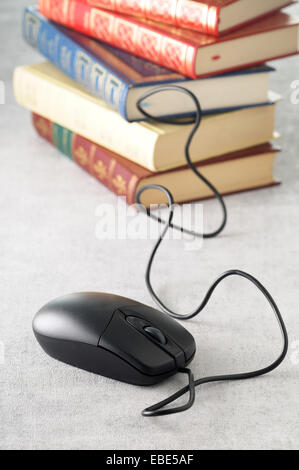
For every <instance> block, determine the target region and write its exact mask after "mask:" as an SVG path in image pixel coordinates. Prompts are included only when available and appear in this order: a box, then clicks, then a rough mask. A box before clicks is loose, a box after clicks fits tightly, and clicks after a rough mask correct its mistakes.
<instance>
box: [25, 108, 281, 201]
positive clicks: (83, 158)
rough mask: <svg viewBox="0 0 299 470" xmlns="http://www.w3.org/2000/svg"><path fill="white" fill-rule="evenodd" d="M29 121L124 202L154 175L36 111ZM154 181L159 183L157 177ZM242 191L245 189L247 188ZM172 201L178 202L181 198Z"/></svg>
mask: <svg viewBox="0 0 299 470" xmlns="http://www.w3.org/2000/svg"><path fill="white" fill-rule="evenodd" d="M32 120H33V125H34V127H35V129H36V131H37V132H38V134H39V135H40V136H41V137H43V138H44V139H46V140H48V141H49V142H50V143H51V144H53V145H54V146H55V147H57V148H58V149H59V150H60V151H61V152H62V153H64V154H65V155H66V156H67V157H69V158H70V159H71V160H73V161H74V162H75V163H77V164H78V165H79V166H80V167H81V168H83V169H84V170H85V171H87V172H88V173H89V174H90V175H92V176H94V177H95V178H96V179H97V180H98V181H99V182H101V183H102V184H104V186H106V187H107V188H108V189H110V190H111V191H112V192H113V193H114V194H116V195H118V196H125V197H126V200H127V203H128V204H134V203H135V195H136V191H137V188H138V185H139V183H140V182H141V181H142V180H146V179H147V178H150V177H152V176H155V175H157V173H154V172H152V171H149V170H147V169H145V168H143V167H142V166H140V165H137V164H136V163H134V162H131V161H130V160H127V159H126V158H124V157H121V156H120V155H117V154H116V153H114V152H111V151H110V150H108V149H106V148H104V147H101V146H99V145H96V144H94V143H93V142H91V141H89V140H87V139H85V138H84V137H81V136H79V135H78V134H75V133H74V132H72V131H70V130H69V129H66V128H65V127H62V126H60V125H58V124H55V123H53V122H51V121H49V120H48V119H45V118H44V117H42V116H40V115H38V114H35V113H32ZM279 151H280V148H279V147H277V146H275V147H274V146H273V145H272V144H270V143H268V144H263V145H258V146H256V147H251V148H248V149H245V150H241V151H238V152H234V153H230V154H227V155H221V156H219V157H216V158H211V159H208V160H204V161H202V162H200V163H197V164H196V166H197V167H198V168H200V167H204V166H207V165H210V164H217V163H221V162H225V161H228V160H236V159H241V158H246V157H250V156H256V155H261V154H266V153H273V152H279ZM187 168H188V166H187V165H185V166H182V167H180V168H174V169H171V170H167V171H164V172H161V173H159V175H161V176H163V174H166V173H171V172H177V171H181V170H186V169H187ZM156 184H159V181H158V179H157V181H156ZM273 184H275V183H271V184H270V185H273ZM267 186H269V185H267ZM258 187H262V186H259V185H258V184H257V185H256V186H255V187H254V188H249V189H256V188H258ZM246 190H248V188H247V189H246ZM238 192H240V191H238ZM228 194H231V193H228ZM175 202H177V203H180V202H181V201H175ZM185 202H186V201H185ZM189 202H191V201H189Z"/></svg>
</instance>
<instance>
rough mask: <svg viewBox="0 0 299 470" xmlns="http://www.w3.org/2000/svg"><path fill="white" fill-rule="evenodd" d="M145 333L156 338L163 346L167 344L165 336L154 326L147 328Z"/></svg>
mask: <svg viewBox="0 0 299 470" xmlns="http://www.w3.org/2000/svg"><path fill="white" fill-rule="evenodd" d="M144 331H145V332H146V333H147V334H148V335H150V336H152V338H154V339H155V340H156V341H158V342H159V343H161V344H166V343H167V341H166V338H165V336H164V335H163V333H162V332H161V331H160V330H158V328H154V327H153V326H146V327H145V328H144Z"/></svg>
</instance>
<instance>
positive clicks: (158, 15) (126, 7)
mask: <svg viewBox="0 0 299 470" xmlns="http://www.w3.org/2000/svg"><path fill="white" fill-rule="evenodd" d="M81 1H82V2H84V3H86V4H88V5H91V6H93V7H95V8H103V9H107V10H112V11H116V12H117V13H124V14H126V15H132V16H137V17H138V16H141V17H144V18H147V19H149V20H154V21H158V22H161V23H166V24H172V25H174V26H178V27H180V28H187V29H193V30H195V31H197V32H200V33H205V34H212V35H214V36H218V34H219V32H218V24H219V12H220V8H219V7H216V6H210V5H207V4H205V3H201V2H197V1H196V2H194V1H192V0H191V1H190V0H81Z"/></svg>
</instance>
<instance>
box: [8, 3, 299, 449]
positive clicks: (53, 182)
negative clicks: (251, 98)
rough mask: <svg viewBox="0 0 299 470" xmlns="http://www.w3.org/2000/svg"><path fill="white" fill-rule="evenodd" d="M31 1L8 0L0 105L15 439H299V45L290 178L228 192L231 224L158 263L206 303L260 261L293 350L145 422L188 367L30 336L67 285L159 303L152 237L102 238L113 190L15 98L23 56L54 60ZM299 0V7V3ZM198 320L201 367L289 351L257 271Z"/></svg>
mask: <svg viewBox="0 0 299 470" xmlns="http://www.w3.org/2000/svg"><path fill="white" fill-rule="evenodd" d="M26 3H27V2H26V0H17V1H16V0H14V1H11V0H1V5H0V47H1V52H0V79H1V80H4V82H5V85H6V105H3V106H0V155H1V167H0V168H1V170H0V191H1V192H0V195H1V197H0V217H1V219H0V236H1V242H0V243H1V244H0V247H1V248H0V249H1V258H0V292H1V297H0V300H1V302H0V305H1V307H0V312H1V325H0V326H1V328H0V341H1V345H2V346H3V347H4V352H5V355H4V358H3V359H4V360H3V361H2V364H1V365H0V384H1V411H0V413H1V415H0V422H1V448H6V449H54V448H55V449H134V448H135V449H232V448H233V449H253V448H256V449H296V448H298V443H299V428H298V426H299V425H298V423H299V411H298V398H299V389H298V385H299V342H298V341H299V317H298V289H299V276H298V254H299V248H298V233H299V219H298V191H299V183H298V168H299V163H298V158H299V155H298V146H299V137H298V132H299V131H298V129H299V105H297V106H296V105H292V104H291V102H290V94H291V88H290V85H291V83H292V81H293V80H295V79H297V80H298V79H299V66H298V57H294V58H290V59H286V60H283V61H279V62H277V63H276V64H275V65H276V66H277V69H278V71H277V73H276V74H275V75H274V76H273V86H272V88H273V89H274V90H275V91H276V92H280V93H281V94H282V95H283V97H284V101H283V102H282V103H281V104H280V105H279V108H278V114H277V129H278V130H279V131H281V133H282V134H283V137H282V139H281V144H282V145H283V148H284V151H283V153H282V154H281V155H280V156H279V157H278V159H277V164H276V175H277V177H278V178H279V179H282V180H283V182H284V184H283V185H282V186H281V187H277V188H274V189H269V190H264V191H261V192H255V193H247V194H244V195H239V196H233V197H229V198H227V204H228V209H229V224H228V227H227V230H226V231H225V234H224V235H222V236H221V237H219V238H218V239H215V240H211V241H207V242H205V243H204V246H203V248H202V250H200V251H195V252H194V251H193V252H187V251H184V245H183V243H182V242H180V241H172V242H169V243H166V244H165V245H164V246H163V248H162V250H161V252H160V256H159V259H158V260H157V264H156V266H155V270H154V284H155V286H157V287H158V291H159V292H160V294H162V295H163V297H164V298H165V299H166V300H167V301H168V302H169V304H170V305H172V306H173V307H174V308H175V309H177V310H179V311H181V312H186V311H189V310H191V309H194V307H195V306H196V305H197V304H198V303H199V302H200V300H201V299H202V297H203V295H204V293H205V292H206V289H207V288H208V286H209V284H210V283H211V282H212V281H213V280H214V278H215V277H216V276H217V275H218V274H220V273H221V272H222V271H224V270H227V269H229V268H233V267H238V268H240V269H244V270H247V271H249V272H251V273H253V274H254V275H256V276H257V277H258V278H260V279H261V280H262V281H263V282H264V283H265V284H266V286H267V287H268V288H269V289H270V290H271V292H272V293H273V294H274V296H275V299H276V300H277V302H278V305H279V306H280V307H281V310H282V313H283V316H284V318H285V320H286V323H287V326H288V330H289V335H290V344H291V347H290V352H289V355H288V357H287V359H286V361H285V362H284V364H283V365H282V366H281V367H280V368H279V370H277V371H275V372H273V373H272V374H271V375H269V376H266V377H264V378H261V379H257V380H252V381H249V382H242V383H219V384H213V385H205V386H203V387H202V388H201V389H199V390H197V401H196V404H195V405H194V407H193V409H192V411H189V412H187V413H184V414H181V415H176V416H170V417H165V418H158V419H145V418H142V417H141V415H140V411H141V410H142V409H143V407H145V406H148V405H150V404H153V403H155V402H156V401H158V400H161V399H162V398H163V397H165V396H167V395H168V394H169V393H170V392H172V391H175V390H177V388H178V387H180V386H181V385H183V383H184V378H183V377H180V376H177V377H174V378H172V379H171V380H168V381H167V382H165V383H163V384H162V385H159V386H156V387H152V388H146V389H143V388H138V387H136V388H135V387H133V386H130V385H125V384H121V383H118V382H115V381H112V380H109V379H106V378H102V377H98V376H95V375H91V374H88V373H86V372H83V371H80V370H75V369H73V368H71V367H68V366H65V365H63V364H61V363H58V362H55V361H54V360H52V359H50V358H49V357H47V356H46V355H45V354H44V353H43V352H42V350H41V349H40V347H39V346H38V344H37V342H36V341H35V339H34V337H33V334H32V330H31V321H32V318H33V316H34V314H35V312H36V311H37V310H38V309H39V308H40V307H41V306H42V305H43V304H44V303H46V302H47V301H48V300H50V299H52V298H53V297H56V296H59V295H61V294H64V293H69V292H73V291H81V290H83V291H84V290H95V291H107V292H113V293H118V294H121V295H124V296H128V297H132V298H135V299H137V300H139V301H142V302H144V303H148V304H151V305H152V302H151V300H150V297H149V295H148V293H147V291H146V288H145V284H144V281H143V274H144V270H145V264H146V261H147V259H148V255H149V253H150V249H151V246H152V243H153V242H152V241H136V242H134V241H120V240H115V241H100V240H98V239H97V238H96V236H95V227H96V223H97V221H98V219H97V218H96V216H95V209H96V207H97V206H98V205H99V204H101V203H103V202H106V203H112V204H115V198H114V197H113V195H111V193H110V192H109V191H108V190H106V189H105V188H103V187H101V185H99V184H98V183H97V182H96V181H95V180H93V179H92V178H91V177H89V176H88V175H86V174H85V173H83V172H82V171H81V170H80V169H79V168H77V167H76V165H73V164H72V163H71V162H70V161H68V160H67V159H66V158H64V157H63V156H61V155H60V154H59V153H58V152H57V151H56V150H55V149H53V148H52V147H51V146H50V145H48V144H47V143H46V142H44V141H43V140H41V139H40V138H38V137H37V136H36V134H35V132H34V131H33V129H32V125H31V122H30V115H29V113H28V112H27V111H24V110H22V109H20V108H19V107H18V106H17V105H16V104H15V103H14V100H13V97H12V86H11V78H12V72H13V68H14V67H15V66H16V65H20V64H27V63H30V62H33V61H37V60H40V58H39V56H38V55H37V54H35V53H34V52H33V51H32V50H31V49H30V47H29V46H27V45H26V44H24V43H23V41H22V39H21V34H20V30H21V11H22V7H23V6H25V5H26ZM293 11H294V12H297V13H298V14H299V8H298V7H294V8H293ZM116 138H117V130H116ZM232 138H233V136H232ZM217 210H218V208H217V206H216V204H215V203H214V202H209V203H207V204H206V205H205V220H206V221H207V219H208V220H209V221H210V222H211V219H212V220H213V221H215V223H216V221H217V216H218V212H217ZM144 222H145V221H144ZM206 224H207V225H208V222H206ZM187 327H188V328H189V329H190V331H191V332H192V333H193V334H194V336H195V338H196V341H197V347H198V353H197V355H196V358H195V360H194V363H193V370H194V373H195V376H196V377H200V376H203V375H204V374H214V373H225V372H233V371H234V372H236V371H243V370H246V369H248V368H255V367H257V366H261V365H265V364H266V363H267V362H269V361H270V360H271V359H273V358H274V356H275V354H278V352H279V349H280V342H279V341H280V337H279V333H278V331H277V325H276V322H275V320H274V319H273V316H272V313H271V311H270V309H269V308H268V307H267V306H266V305H265V302H264V300H263V299H262V298H261V296H260V295H259V294H257V292H256V291H255V290H254V289H253V288H252V287H251V286H250V285H248V284H247V283H246V282H245V281H243V280H238V279H231V280H227V281H225V283H224V284H223V285H222V286H221V287H220V288H219V289H218V291H217V293H216V294H215V296H214V297H213V299H212V301H211V302H210V305H209V306H208V307H207V308H206V309H205V311H204V312H203V313H202V315H201V316H200V318H196V319H194V320H193V321H190V322H189V323H188V325H187Z"/></svg>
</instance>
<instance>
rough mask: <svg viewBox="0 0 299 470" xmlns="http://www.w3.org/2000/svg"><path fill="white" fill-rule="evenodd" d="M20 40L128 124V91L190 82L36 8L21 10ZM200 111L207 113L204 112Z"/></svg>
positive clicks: (253, 71) (262, 68) (264, 69)
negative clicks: (71, 28) (50, 18)
mask: <svg viewBox="0 0 299 470" xmlns="http://www.w3.org/2000/svg"><path fill="white" fill-rule="evenodd" d="M23 37H24V39H25V40H26V41H27V42H28V43H29V44H30V45H31V46H32V47H34V48H36V49H37V50H39V52H41V53H42V54H43V55H44V56H45V57H46V58H47V59H48V60H50V62H51V63H52V64H54V65H55V66H56V67H58V68H59V69H60V70H61V71H62V72H64V73H65V74H66V75H68V76H69V77H70V78H72V79H73V80H74V81H76V82H77V83H79V84H80V85H81V86H83V87H84V88H85V89H86V90H87V91H88V92H89V93H91V94H92V95H94V96H96V97H97V98H100V99H102V100H104V101H105V103H106V104H108V105H109V106H110V107H111V108H112V109H114V110H116V111H118V112H119V113H120V114H121V115H122V116H123V117H124V118H125V119H127V120H129V121H131V120H137V119H138V114H139V113H138V112H136V114H137V115H136V116H133V117H132V115H128V113H127V102H128V99H129V97H128V95H129V92H130V90H131V89H133V88H137V87H138V88H141V87H148V86H150V85H152V86H155V85H161V84H171V83H177V84H182V83H186V82H189V81H190V79H189V78H186V77H184V76H183V75H180V74H178V73H175V72H172V71H171V70H169V69H166V68H164V67H161V66H159V65H156V64H153V63H152V62H149V61H147V60H144V59H142V58H140V57H136V56H134V55H132V54H129V53H127V52H125V51H122V50H121V49H117V48H115V47H112V46H110V45H109V44H105V43H103V42H100V41H97V40H95V39H92V38H90V37H88V36H85V35H83V34H80V33H78V32H76V31H72V30H70V29H68V28H65V27H63V26H61V25H58V24H55V23H53V22H50V21H48V20H47V19H46V18H45V17H44V16H43V15H41V14H40V13H39V12H38V11H37V8H36V7H27V8H26V9H25V10H24V15H23ZM273 70H274V69H273V68H271V67H268V66H259V67H253V68H250V69H245V70H241V71H238V72H234V73H231V74H224V75H222V76H221V77H224V78H225V77H227V76H228V75H231V76H234V75H249V74H256V73H263V72H270V71H273ZM211 80H212V78H211ZM215 86H217V85H215ZM255 104H258V103H252V102H250V103H248V105H249V106H251V105H255ZM144 105H147V103H146V102H145V103H144ZM245 105H246V106H247V103H246V102H245V100H244V101H243V103H242V106H240V107H243V106H245ZM238 107H239V106H236V105H232V106H230V107H227V106H225V107H224V108H223V109H221V107H218V108H217V109H213V111H214V112H215V111H216V112H220V111H226V110H232V109H237V108H238ZM136 109H137V108H136ZM204 112H205V113H206V112H210V110H208V109H204ZM131 114H132V113H131ZM165 114H168V115H169V114H172V113H170V112H167V109H166V108H165ZM176 115H178V114H176ZM139 119H141V115H140V118H139Z"/></svg>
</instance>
